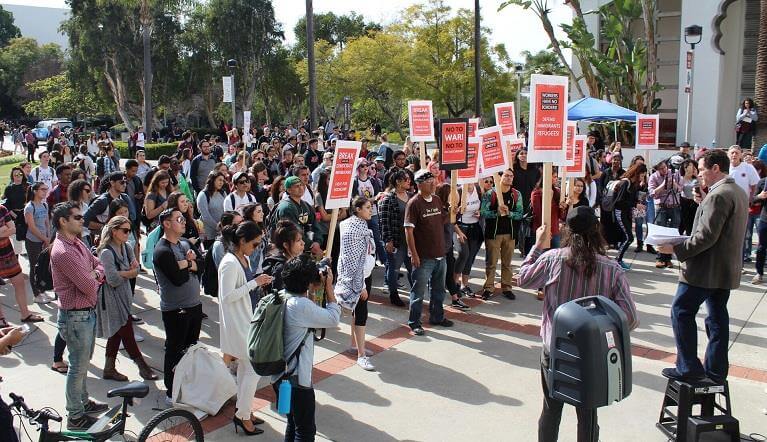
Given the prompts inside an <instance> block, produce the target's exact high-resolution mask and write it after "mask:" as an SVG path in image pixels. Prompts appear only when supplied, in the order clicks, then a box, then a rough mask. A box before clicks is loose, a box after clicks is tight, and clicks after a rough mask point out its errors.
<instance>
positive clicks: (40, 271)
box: [30, 247, 53, 292]
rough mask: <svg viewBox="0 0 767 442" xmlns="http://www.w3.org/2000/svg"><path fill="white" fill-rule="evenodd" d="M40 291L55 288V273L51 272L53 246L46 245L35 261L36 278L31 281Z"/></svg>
mask: <svg viewBox="0 0 767 442" xmlns="http://www.w3.org/2000/svg"><path fill="white" fill-rule="evenodd" d="M30 283H31V284H32V286H33V287H35V288H37V290H38V291H40V292H45V291H48V290H53V275H52V274H51V248H50V247H46V248H44V249H43V250H42V251H41V252H40V256H39V257H38V258H37V262H36V263H35V278H34V280H33V281H30Z"/></svg>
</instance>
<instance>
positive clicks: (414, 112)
mask: <svg viewBox="0 0 767 442" xmlns="http://www.w3.org/2000/svg"><path fill="white" fill-rule="evenodd" d="M407 108H408V120H409V122H410V141H413V142H419V141H434V110H433V108H432V105H431V100H428V101H426V100H421V101H408V102H407Z"/></svg>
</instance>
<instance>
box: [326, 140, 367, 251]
mask: <svg viewBox="0 0 767 442" xmlns="http://www.w3.org/2000/svg"><path fill="white" fill-rule="evenodd" d="M360 150H362V142H360V141H347V140H338V141H337V142H336V152H335V155H334V156H333V166H332V169H331V171H330V183H329V187H328V197H327V201H325V210H332V212H331V214H330V230H328V246H327V248H326V250H325V256H330V252H331V250H332V249H333V239H334V238H335V235H336V224H338V209H339V208H341V207H349V203H350V201H351V199H352V183H353V182H354V174H355V173H356V169H355V167H354V164H355V161H356V160H357V157H359V155H360Z"/></svg>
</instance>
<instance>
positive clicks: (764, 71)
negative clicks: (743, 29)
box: [754, 0, 767, 149]
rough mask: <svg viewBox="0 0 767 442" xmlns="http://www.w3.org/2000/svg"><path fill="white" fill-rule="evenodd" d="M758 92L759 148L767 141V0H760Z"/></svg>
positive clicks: (757, 56) (756, 141)
mask: <svg viewBox="0 0 767 442" xmlns="http://www.w3.org/2000/svg"><path fill="white" fill-rule="evenodd" d="M755 83H756V84H755V87H756V93H755V94H754V100H755V101H756V103H757V105H758V106H759V113H760V115H759V117H760V118H759V121H758V122H757V125H756V137H755V138H754V146H756V149H759V148H760V147H761V146H763V145H764V144H765V143H767V0H760V1H759V43H758V44H757V47H756V80H755Z"/></svg>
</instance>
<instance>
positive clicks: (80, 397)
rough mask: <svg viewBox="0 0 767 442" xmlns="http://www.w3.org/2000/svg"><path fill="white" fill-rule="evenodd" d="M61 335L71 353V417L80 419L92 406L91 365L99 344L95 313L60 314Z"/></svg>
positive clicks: (67, 395)
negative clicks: (89, 368)
mask: <svg viewBox="0 0 767 442" xmlns="http://www.w3.org/2000/svg"><path fill="white" fill-rule="evenodd" d="M57 323H58V327H59V333H61V337H62V338H64V340H65V341H66V342H67V348H68V349H69V370H68V371H67V384H66V398H67V413H69V417H70V419H71V418H79V417H80V416H82V415H83V413H84V412H85V408H84V407H85V404H87V403H88V387H87V385H86V380H87V378H88V365H89V363H90V361H91V356H93V348H94V346H95V343H96V312H95V310H59V317H58V320H57Z"/></svg>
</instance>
